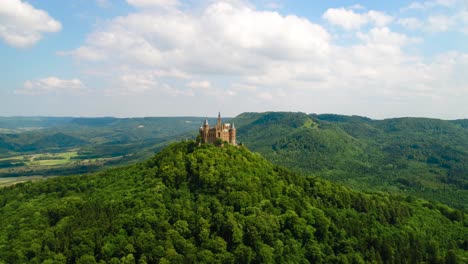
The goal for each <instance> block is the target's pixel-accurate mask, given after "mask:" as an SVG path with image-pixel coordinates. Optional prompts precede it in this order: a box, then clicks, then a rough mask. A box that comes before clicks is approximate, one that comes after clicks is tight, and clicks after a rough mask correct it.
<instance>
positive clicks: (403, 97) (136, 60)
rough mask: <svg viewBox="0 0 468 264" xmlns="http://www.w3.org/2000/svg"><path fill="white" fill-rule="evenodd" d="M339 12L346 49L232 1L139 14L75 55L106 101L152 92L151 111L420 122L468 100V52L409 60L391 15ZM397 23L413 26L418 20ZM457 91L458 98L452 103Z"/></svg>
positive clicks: (315, 29)
mask: <svg viewBox="0 0 468 264" xmlns="http://www.w3.org/2000/svg"><path fill="white" fill-rule="evenodd" d="M336 10H341V11H343V14H345V15H344V16H346V15H350V17H351V19H350V20H346V19H345V20H343V21H340V20H334V21H335V22H336V24H337V25H339V26H341V27H343V28H345V29H350V30H351V29H354V30H356V32H355V33H354V34H348V35H350V36H351V37H352V38H353V40H352V41H351V42H348V44H342V42H341V41H340V39H339V36H338V37H337V38H338V40H339V41H336V42H335V39H332V38H331V36H330V34H329V33H328V32H327V30H326V29H325V28H324V27H322V26H321V25H319V24H317V23H314V22H313V21H311V20H308V19H306V18H302V17H298V16H294V15H282V14H279V13H278V12H273V11H262V10H258V9H256V8H254V7H252V5H250V4H245V3H244V2H243V1H235V0H231V1H210V2H209V3H208V4H207V5H206V6H203V7H202V8H196V9H194V10H192V9H190V8H189V9H186V8H169V9H164V10H161V9H145V10H143V9H136V11H135V12H134V13H131V14H129V15H127V16H121V17H117V18H115V19H112V20H110V21H108V22H107V23H105V24H101V25H100V26H99V27H97V29H96V31H94V32H93V33H91V34H90V35H89V36H88V38H87V40H86V41H85V43H84V45H83V46H81V47H78V48H77V49H75V50H73V51H71V52H69V53H70V54H72V55H73V56H74V57H75V58H76V59H77V60H80V65H84V66H85V67H87V69H89V68H93V67H94V69H96V71H98V70H101V71H103V72H104V74H106V73H108V80H109V85H108V87H109V89H108V92H109V93H110V94H125V95H127V94H139V95H141V96H142V97H141V98H146V97H147V96H146V95H148V94H151V95H153V96H154V97H152V98H154V101H155V102H154V103H155V104H161V105H167V104H168V103H169V102H170V103H171V104H177V103H179V104H180V105H181V107H182V108H183V107H185V106H184V105H188V106H186V107H187V108H190V107H195V105H196V107H197V109H200V111H202V112H204V111H208V112H207V113H209V111H210V110H212V108H213V107H222V108H229V107H231V108H232V109H237V110H235V111H249V110H250V111H262V110H271V109H276V110H280V109H283V110H291V108H290V107H291V106H294V108H293V110H295V109H299V110H301V111H308V112H345V113H354V114H372V115H373V116H374V117H382V116H384V117H386V116H389V115H393V116H395V115H400V116H401V115H408V114H413V115H415V114H417V113H415V112H414V110H411V109H416V108H417V110H418V111H425V113H434V112H431V111H435V110H434V109H435V107H434V105H431V104H430V103H428V102H433V101H431V100H436V99H435V98H438V99H437V100H439V101H438V104H437V105H440V106H441V105H446V104H447V103H448V102H449V101H450V102H451V103H453V104H458V105H460V102H461V101H463V98H465V99H466V98H467V97H468V91H466V87H467V83H468V81H467V80H466V78H465V77H464V74H463V72H466V71H468V66H467V65H468V59H467V55H466V54H464V53H457V54H455V55H453V54H442V55H440V56H436V57H421V56H416V55H412V54H411V53H408V50H410V49H407V48H408V45H413V44H414V43H415V42H416V41H417V40H415V39H413V38H411V37H408V36H407V35H405V34H402V33H398V32H395V31H393V30H392V28H391V22H392V20H393V17H390V16H388V15H386V14H385V13H383V12H378V11H372V10H371V11H366V12H363V13H357V12H356V11H353V10H347V9H335V11H336ZM329 11H330V9H329V10H328V11H327V12H325V14H327V13H328V14H329V15H330V17H328V15H327V17H328V18H325V16H326V15H325V14H324V18H325V20H327V21H332V20H333V19H335V18H336V17H337V16H336V14H335V15H331V14H333V12H334V11H333V12H332V11H330V12H329ZM341 11H339V12H341ZM344 16H343V17H344ZM332 17H333V18H332ZM330 23H332V22H330ZM397 23H399V24H401V25H406V26H409V25H410V24H411V23H413V26H414V25H415V24H417V21H415V20H412V19H410V18H408V19H406V20H404V19H400V20H397ZM364 26H367V27H364ZM349 43H352V44H349ZM102 69H105V70H102ZM115 76H120V77H118V78H115ZM440 87H443V88H440ZM200 94H204V95H207V96H200V97H197V100H196V102H194V101H193V100H192V99H193V98H190V97H191V96H194V95H200ZM454 94H458V95H459V96H458V97H457V98H451V97H450V96H452V95H454ZM168 98H169V99H168ZM189 99H190V100H189ZM457 100H459V101H460V102H459V101H457ZM191 103H192V104H193V105H190V104H191ZM434 103H437V102H434ZM396 105H397V106H398V107H396ZM204 107H206V109H204ZM411 107H412V108H411ZM182 108H178V109H182ZM375 109H381V112H379V111H380V110H375ZM188 111H190V110H188ZM412 111H413V112H412ZM467 111H468V109H465V113H466V112H467ZM418 113H419V112H418ZM426 115H429V114H426Z"/></svg>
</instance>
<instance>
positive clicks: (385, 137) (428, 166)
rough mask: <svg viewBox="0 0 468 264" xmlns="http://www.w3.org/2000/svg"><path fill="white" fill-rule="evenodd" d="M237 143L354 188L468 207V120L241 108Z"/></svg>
mask: <svg viewBox="0 0 468 264" xmlns="http://www.w3.org/2000/svg"><path fill="white" fill-rule="evenodd" d="M233 122H235V123H236V126H237V127H238V141H241V142H244V143H245V144H246V145H247V146H248V147H249V148H250V149H252V150H253V151H257V152H260V153H261V154H262V155H263V156H265V157H266V158H267V159H268V160H270V161H272V162H273V163H275V164H280V165H283V166H286V167H288V168H291V169H293V170H296V171H299V172H302V173H304V174H309V175H316V176H320V177H324V178H326V179H330V180H333V181H337V182H340V183H342V184H345V185H348V186H351V187H353V188H354V189H359V190H374V191H390V192H397V193H404V194H412V195H417V196H420V197H424V198H427V199H431V200H437V201H442V202H444V203H447V204H450V205H452V206H457V207H460V208H467V207H466V206H467V205H468V128H467V126H466V124H467V120H456V121H445V120H436V119H424V118H398V119H387V120H371V119H369V118H365V117H359V116H340V115H307V114H303V113H281V112H268V113H245V114H241V115H240V116H238V117H236V118H235V119H234V120H233Z"/></svg>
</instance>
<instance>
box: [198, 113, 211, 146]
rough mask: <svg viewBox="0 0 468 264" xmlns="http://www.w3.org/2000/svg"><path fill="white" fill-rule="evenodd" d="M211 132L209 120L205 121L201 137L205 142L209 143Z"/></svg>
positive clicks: (201, 128)
mask: <svg viewBox="0 0 468 264" xmlns="http://www.w3.org/2000/svg"><path fill="white" fill-rule="evenodd" d="M209 132H210V125H209V124H208V120H207V119H205V122H204V123H203V126H202V127H200V137H201V138H202V140H203V142H208V134H209Z"/></svg>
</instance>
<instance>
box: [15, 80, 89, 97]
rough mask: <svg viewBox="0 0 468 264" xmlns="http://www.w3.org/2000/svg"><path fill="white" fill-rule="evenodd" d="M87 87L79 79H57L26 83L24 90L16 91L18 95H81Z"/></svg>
mask: <svg viewBox="0 0 468 264" xmlns="http://www.w3.org/2000/svg"><path fill="white" fill-rule="evenodd" d="M85 89H86V87H85V85H84V84H83V83H82V82H81V81H80V80H79V79H71V80H63V79H59V78H57V77H47V78H44V79H39V80H34V81H26V82H25V83H24V85H23V88H22V89H19V90H16V93H18V94H26V95H37V94H47V93H72V94H81V93H83V92H84V91H85Z"/></svg>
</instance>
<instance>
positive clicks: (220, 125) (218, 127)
mask: <svg viewBox="0 0 468 264" xmlns="http://www.w3.org/2000/svg"><path fill="white" fill-rule="evenodd" d="M216 128H217V129H219V130H221V129H222V128H223V124H222V123H221V112H218V123H216Z"/></svg>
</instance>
